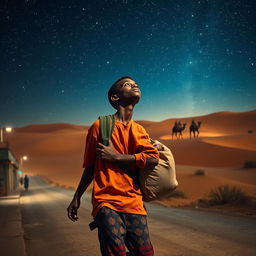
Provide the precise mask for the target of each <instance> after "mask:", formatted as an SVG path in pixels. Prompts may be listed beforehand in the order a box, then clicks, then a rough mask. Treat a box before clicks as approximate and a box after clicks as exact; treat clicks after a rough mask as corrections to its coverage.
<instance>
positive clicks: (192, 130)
mask: <svg viewBox="0 0 256 256" xmlns="http://www.w3.org/2000/svg"><path fill="white" fill-rule="evenodd" d="M201 124H202V122H201V121H199V122H197V123H196V122H195V121H194V120H192V122H191V125H190V127H189V135H190V139H191V134H192V133H193V136H194V138H196V137H198V136H199V129H200V126H201Z"/></svg>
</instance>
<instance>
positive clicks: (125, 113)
mask: <svg viewBox="0 0 256 256" xmlns="http://www.w3.org/2000/svg"><path fill="white" fill-rule="evenodd" d="M133 108H134V106H133V105H129V106H126V107H122V106H118V110H117V112H116V113H115V120H117V121H120V122H122V123H124V124H127V123H129V121H130V120H131V119H132V114H133Z"/></svg>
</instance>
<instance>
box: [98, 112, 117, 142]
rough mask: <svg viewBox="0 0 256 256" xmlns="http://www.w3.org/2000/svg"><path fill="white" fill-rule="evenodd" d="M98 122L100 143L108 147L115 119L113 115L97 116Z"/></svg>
mask: <svg viewBox="0 0 256 256" xmlns="http://www.w3.org/2000/svg"><path fill="white" fill-rule="evenodd" d="M99 120H100V134H101V139H102V143H103V145H105V146H108V144H109V140H110V139H111V136H112V133H113V130H114V127H115V117H114V115H108V116H99Z"/></svg>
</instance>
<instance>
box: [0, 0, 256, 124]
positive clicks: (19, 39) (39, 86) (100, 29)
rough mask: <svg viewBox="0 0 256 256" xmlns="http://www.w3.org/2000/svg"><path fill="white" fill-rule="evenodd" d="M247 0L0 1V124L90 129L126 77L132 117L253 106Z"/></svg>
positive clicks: (253, 37) (253, 34)
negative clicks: (133, 88) (132, 95)
mask: <svg viewBox="0 0 256 256" xmlns="http://www.w3.org/2000/svg"><path fill="white" fill-rule="evenodd" d="M255 17H256V1H254V0H250V1H249V0H243V1H242V0H241V1H238V0H226V1H223V0H208V1H207V0H200V1H193V0H191V1H185V0H183V1H182V0H173V1H163V0H162V1H161V0H159V1H157V0H141V1H138V0H137V1H135V0H134V1H133V0H126V1H124V0H119V1H118V0H116V1H103V0H101V1H99V0H90V1H89V0H88V1H82V0H79V1H78V0H76V1H63V0H62V1H59V0H58V1H49V0H44V1H43V0H26V1H22V0H19V1H18V0H17V1H8V0H5V1H1V3H0V20H1V40H0V49H1V59H0V86H1V91H0V102H1V109H0V126H4V125H14V126H23V125H27V124H31V123H55V122H68V123H76V124H83V125H85V124H88V125H89V124H90V123H91V122H92V121H93V120H95V119H97V117H98V116H99V115H102V114H109V113H112V112H113V110H112V109H111V106H110V105H109V103H108V101H107V97H106V94H107V90H108V88H109V86H110V85H111V84H112V83H113V82H114V81H115V80H116V79H117V78H119V77H120V76H123V75H130V76H132V77H133V78H134V79H135V80H136V81H137V82H138V84H139V85H140V87H141V90H142V99H141V102H140V103H139V105H138V106H137V107H136V110H135V115H134V119H147V120H163V119H166V118H172V117H185V116H195V115H202V114H208V113H211V112H216V111H224V110H228V111H247V110H252V109H255V108H256V101H255V96H256V25H255V23H256V22H254V21H255Z"/></svg>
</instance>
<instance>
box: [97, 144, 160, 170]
mask: <svg viewBox="0 0 256 256" xmlns="http://www.w3.org/2000/svg"><path fill="white" fill-rule="evenodd" d="M96 155H97V157H99V158H102V159H105V160H108V161H110V162H115V163H122V164H134V165H135V164H136V157H135V155H125V154H119V153H116V152H115V150H114V148H113V145H112V142H111V141H110V142H109V146H105V145H103V144H102V143H98V144H97V146H96ZM157 164H158V159H156V158H154V157H147V158H146V167H149V168H153V167H154V166H156V165H157Z"/></svg>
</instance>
